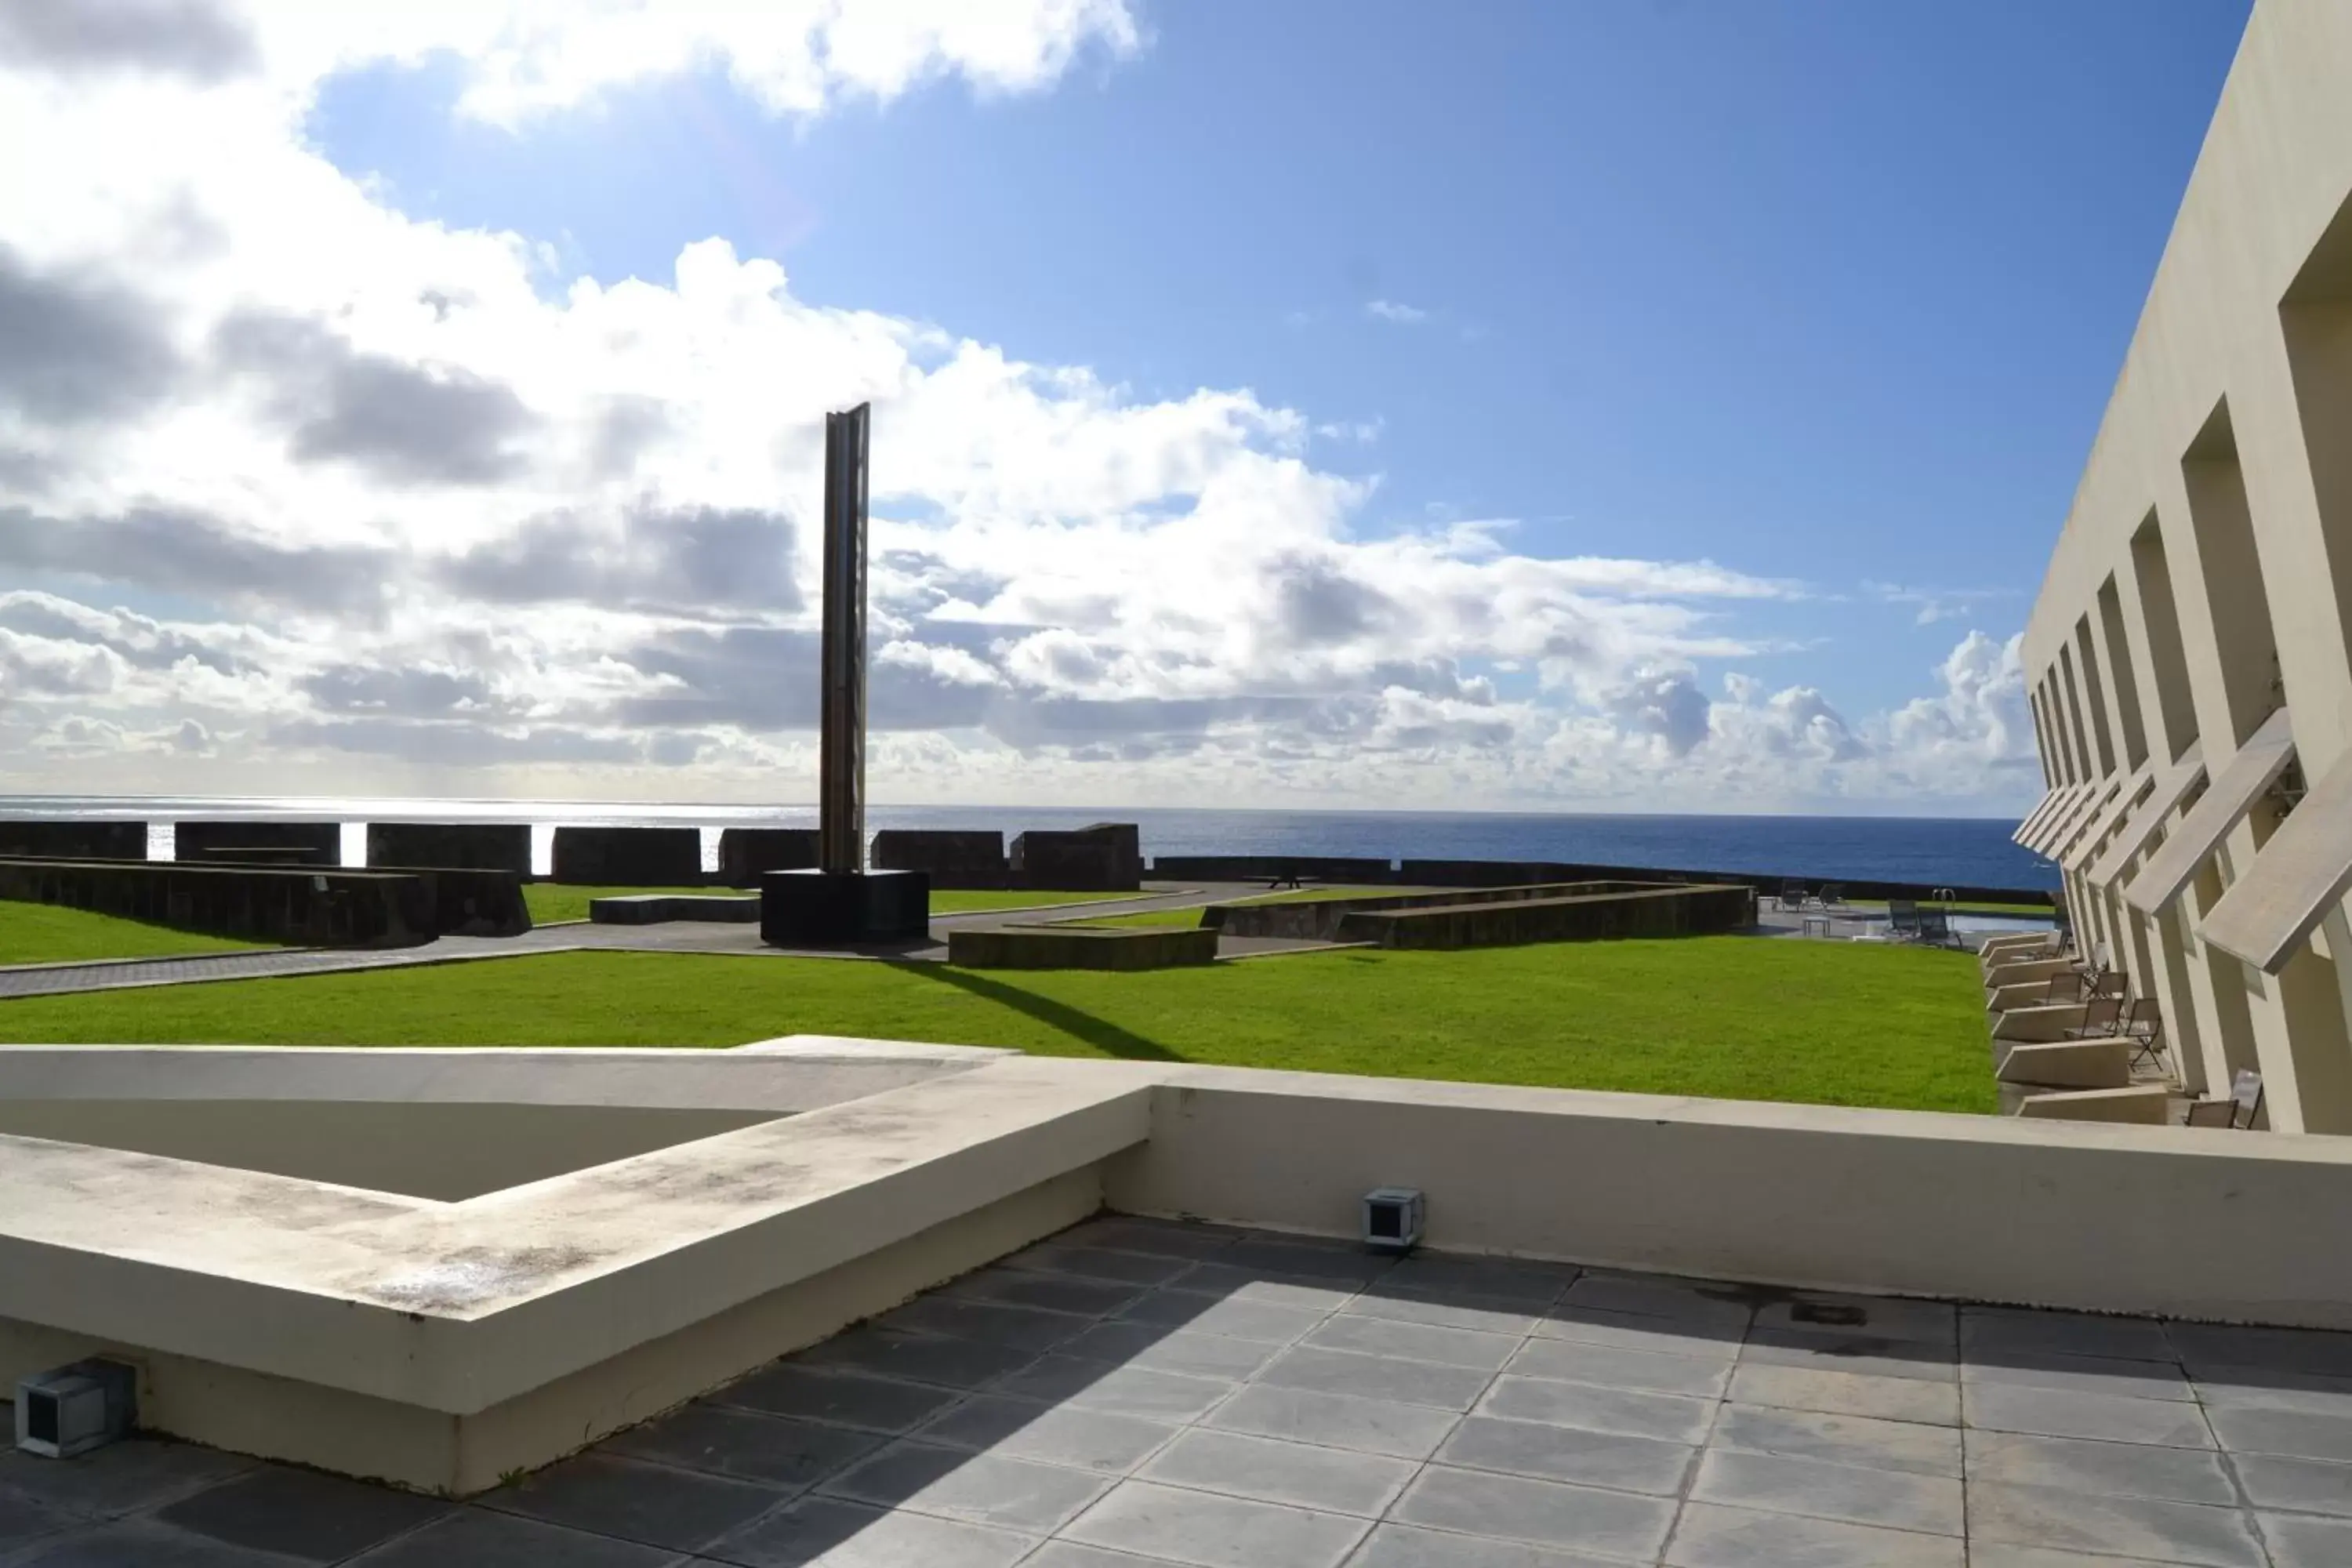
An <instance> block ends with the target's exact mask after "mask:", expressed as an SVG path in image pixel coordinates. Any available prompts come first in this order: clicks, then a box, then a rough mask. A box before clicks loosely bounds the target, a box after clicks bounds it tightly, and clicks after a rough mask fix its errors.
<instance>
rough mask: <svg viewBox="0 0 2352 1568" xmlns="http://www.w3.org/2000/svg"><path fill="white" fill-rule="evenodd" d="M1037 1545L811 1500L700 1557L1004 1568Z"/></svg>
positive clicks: (815, 1565) (916, 1516) (947, 1523)
mask: <svg viewBox="0 0 2352 1568" xmlns="http://www.w3.org/2000/svg"><path fill="white" fill-rule="evenodd" d="M1036 1545H1037V1538H1036V1537H1035V1536H1034V1535H1023V1534H1019V1533H1017V1532H1015V1531H1007V1530H995V1529H991V1528H990V1527H988V1526H986V1525H981V1524H971V1523H967V1522H965V1521H961V1520H953V1519H935V1518H932V1517H931V1516H929V1515H928V1514H920V1513H896V1512H891V1511H888V1510H881V1509H872V1508H864V1507H861V1506H859V1505H857V1504H856V1503H846V1502H838V1501H835V1500H833V1499H831V1498H820V1497H811V1498H803V1500H801V1501H799V1502H796V1503H794V1504H793V1505H792V1506H791V1507H790V1508H787V1509H784V1510H782V1511H781V1512H778V1513H774V1514H771V1515H770V1516H769V1517H767V1518H766V1519H763V1520H761V1521H759V1522H758V1523H756V1524H753V1525H751V1527H750V1528H748V1529H746V1530H741V1531H737V1532H736V1533H735V1534H733V1535H730V1536H729V1537H727V1538H726V1539H725V1540H723V1541H721V1542H719V1543H718V1544H717V1545H715V1546H713V1547H712V1548H711V1549H710V1551H709V1552H708V1553H707V1554H706V1555H707V1556H708V1558H709V1560H710V1561H712V1562H718V1563H734V1564H740V1565H741V1568H1011V1565H1012V1564H1013V1563H1018V1562H1020V1561H1021V1560H1022V1559H1023V1558H1024V1557H1025V1556H1027V1555H1028V1553H1029V1552H1031V1551H1033V1550H1034V1548H1035V1547H1036Z"/></svg>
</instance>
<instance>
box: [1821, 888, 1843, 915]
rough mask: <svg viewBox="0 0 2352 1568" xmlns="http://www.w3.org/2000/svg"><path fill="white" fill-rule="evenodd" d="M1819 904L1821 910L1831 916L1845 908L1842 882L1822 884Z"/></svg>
mask: <svg viewBox="0 0 2352 1568" xmlns="http://www.w3.org/2000/svg"><path fill="white" fill-rule="evenodd" d="M1821 904H1822V910H1823V911H1824V912H1826V913H1831V914H1834V913H1836V912H1837V911H1838V910H1842V909H1843V908H1845V884H1844V883H1843V882H1825V883H1823V884H1822V898H1821Z"/></svg>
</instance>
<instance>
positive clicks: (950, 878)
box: [869, 827, 1006, 888]
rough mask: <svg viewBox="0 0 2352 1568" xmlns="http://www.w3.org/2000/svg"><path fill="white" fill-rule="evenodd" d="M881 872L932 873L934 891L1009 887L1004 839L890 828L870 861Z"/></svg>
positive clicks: (994, 835)
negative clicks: (940, 889)
mask: <svg viewBox="0 0 2352 1568" xmlns="http://www.w3.org/2000/svg"><path fill="white" fill-rule="evenodd" d="M869 858H870V859H871V861H872V863H873V867H874V868H875V869H876V870H877V871H928V872H929V873H930V878H931V886H932V887H934V888H1002V887H1003V886H1004V885H1005V876H1006V867H1005V861H1004V835H1003V834H1002V833H978V832H961V831H950V830H947V829H930V828H909V827H886V828H884V829H883V830H882V831H881V832H879V833H877V834H876V835H875V836H874V848H873V853H872V855H871V856H870V857H869Z"/></svg>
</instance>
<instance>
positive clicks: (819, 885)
mask: <svg viewBox="0 0 2352 1568" xmlns="http://www.w3.org/2000/svg"><path fill="white" fill-rule="evenodd" d="M871 416H872V409H871V405H867V404H863V403H861V404H859V405H857V406H856V407H855V408H853V409H850V410H849V411H848V412H847V413H845V414H828V415H826V416H824V516H823V522H822V528H823V531H824V610H823V614H824V637H823V640H822V642H821V643H820V645H819V647H818V652H817V664H818V670H819V679H820V682H821V691H820V696H819V700H818V705H817V722H818V744H817V828H816V833H817V864H816V869H815V870H814V871H770V872H768V873H767V874H766V875H765V876H763V877H761V879H760V938H761V941H763V942H769V943H772V944H773V945H775V946H779V947H820V946H841V945H846V944H855V943H881V944H890V943H901V942H916V941H921V940H923V939H925V938H927V937H928V936H929V933H930V899H931V879H930V878H929V876H927V875H925V874H924V873H923V872H920V871H868V870H867V869H866V430H867V426H868V425H869V423H870V420H871Z"/></svg>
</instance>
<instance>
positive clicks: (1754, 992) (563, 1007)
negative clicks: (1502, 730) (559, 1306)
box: [0, 937, 1994, 1112]
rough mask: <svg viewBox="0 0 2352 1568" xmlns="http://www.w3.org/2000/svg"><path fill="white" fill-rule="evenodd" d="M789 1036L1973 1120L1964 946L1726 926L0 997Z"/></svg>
mask: <svg viewBox="0 0 2352 1568" xmlns="http://www.w3.org/2000/svg"><path fill="white" fill-rule="evenodd" d="M795 1033H824V1034H845V1035H862V1036H870V1037H878V1038H898V1039H910V1040H933V1041H941V1042H947V1043H952V1044H966V1045H995V1046H1014V1047H1021V1048H1023V1049H1024V1050H1029V1051H1033V1052H1035V1053H1038V1054H1041V1055H1049V1056H1078V1057H1119V1058H1131V1059H1139V1060H1150V1061H1190V1062H1215V1063H1224V1064H1229V1065H1234V1066H1244V1067H1264V1068H1297V1069H1303V1070H1307V1071H1318V1072H1343V1073H1368V1074H1376V1075H1382V1076H1390V1077H1403V1078H1431V1079H1462V1080H1467V1081H1475V1082H1488V1083H1512V1084H1537V1085H1553V1086H1560V1087H1570V1088H1580V1089H1634V1090H1644V1091H1649V1092H1654V1093H1663V1094H1693V1095H1712V1096H1727V1097H1731V1098H1737V1099H1746V1100H1800V1101H1810V1102H1815V1103H1821V1104H1831V1105H1871V1106H1889V1107H1898V1108H1904V1109H1915V1110H1960V1111H1978V1112H1989V1111H1990V1110H1993V1109H1994V1096H1993V1088H1992V1079H1991V1071H1990V1063H1989V1062H1988V1060H1987V1055H1986V1049H1985V1038H1984V1024H1983V1020H1982V1001H1981V998H1980V996H1979V991H1978V979H1977V968H1976V963H1975V961H1974V960H1973V959H1972V958H1971V957H1970V956H1969V954H1967V953H1964V952H1926V951H1920V950H1914V949H1904V948H1880V947H1867V946H1856V945H1853V944H1851V943H1844V942H1835V943H1832V942H1762V941H1758V940H1755V939H1753V938H1744V937H1700V938H1691V939H1686V940H1683V941H1675V942H1591V943H1578V944H1574V945H1545V946H1535V947H1516V948H1491V949H1486V950H1481V951H1474V952H1367V951H1350V952H1328V953H1314V954H1307V955H1302V956H1299V957H1295V958H1281V959H1274V960H1263V961H1259V962H1255V963H1239V964H1220V965H1217V966H1215V967H1213V968H1206V969H1177V970H1164V971H1159V972H1154V973H1137V974H1113V973H1087V972H1077V971H1062V972H1046V973H1021V974H1018V975H1017V976H1016V975H1013V974H1009V973H1008V974H991V973H978V972H974V971H970V970H962V969H956V968H953V967H950V966H949V965H946V964H940V963H904V964H885V963H844V962H841V961H837V960H826V959H806V960H801V959H783V958H773V959H771V958H728V957H706V956H699V955H690V954H665V953H553V954H549V955H546V956H543V957H535V958H516V959H504V960H499V961H495V962H490V963H466V964H454V965H447V966H436V967H431V968H420V969H409V970H391V971H382V972H378V973H359V974H340V975H320V976H314V977H307V978H299V979H286V980H262V981H233V982H223V983H219V984H205V985H177V986H170V987H163V988H158V989H152V990H142V991H126V992H117V993H100V994H84V995H76V996H67V997H57V998H27V999H26V1000H22V1001H15V1002H5V1003H0V1038H6V1039H9V1040H16V1041H26V1042H35V1041H54V1042H75V1041H79V1042H108V1041H114V1042H129V1043H138V1042H171V1041H198V1040H201V1041H209V1042H220V1043H232V1044H233V1043H254V1044H285V1045H515V1046H531V1045H536V1046H569V1045H655V1046H729V1045H738V1044H741V1043H743V1042H745V1041H748V1040H754V1039H762V1038H767V1037H772V1036H777V1035H787V1034H795Z"/></svg>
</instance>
